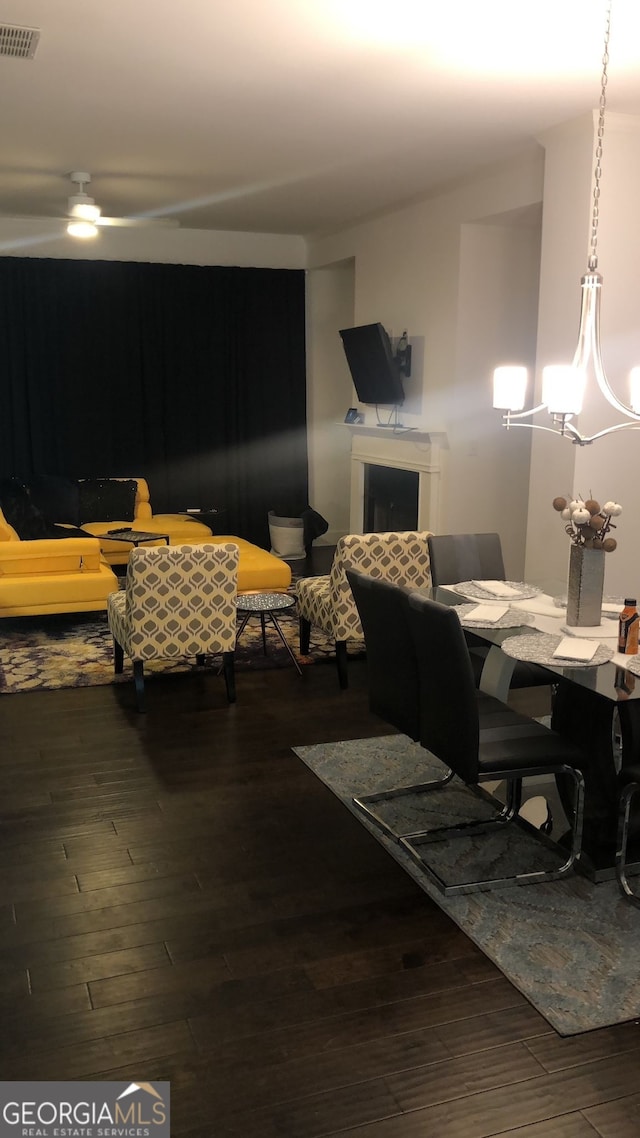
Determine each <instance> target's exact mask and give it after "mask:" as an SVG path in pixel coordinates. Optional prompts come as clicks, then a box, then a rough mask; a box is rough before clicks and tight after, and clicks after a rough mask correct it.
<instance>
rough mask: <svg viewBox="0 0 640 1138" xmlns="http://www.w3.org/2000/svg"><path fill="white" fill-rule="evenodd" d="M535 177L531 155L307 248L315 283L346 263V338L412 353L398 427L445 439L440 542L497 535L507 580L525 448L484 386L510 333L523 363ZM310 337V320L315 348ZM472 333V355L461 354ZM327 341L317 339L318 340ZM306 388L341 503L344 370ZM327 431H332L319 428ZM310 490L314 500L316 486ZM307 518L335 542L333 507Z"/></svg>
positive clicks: (320, 452)
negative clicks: (320, 394)
mask: <svg viewBox="0 0 640 1138" xmlns="http://www.w3.org/2000/svg"><path fill="white" fill-rule="evenodd" d="M542 176H543V166H542V152H541V151H540V150H539V149H536V150H535V151H532V152H528V153H526V154H524V155H521V156H519V157H518V158H517V159H514V160H513V161H512V162H510V163H502V164H500V165H497V166H495V167H492V168H490V169H488V170H484V171H482V172H480V173H479V174H477V175H476V177H475V178H473V179H470V180H467V181H465V182H464V183H462V184H459V185H457V186H456V187H453V188H451V189H450V190H449V191H448V192H446V193H444V192H443V193H441V194H440V195H439V196H436V197H434V198H431V199H429V200H425V201H422V202H418V203H413V204H411V205H408V206H406V207H405V208H403V209H399V210H397V211H395V212H393V213H391V214H388V215H385V216H383V217H378V218H374V219H371V220H369V221H366V222H363V223H361V224H359V225H356V226H353V227H351V228H349V229H347V230H344V231H343V232H341V233H336V234H332V235H326V236H324V237H322V238H317V239H314V240H311V241H310V242H309V271H310V274H311V276H313V274H314V273H315V272H317V271H318V270H320V269H324V268H326V267H327V266H331V265H333V264H336V263H338V262H341V261H346V260H351V259H352V260H353V264H354V273H355V275H354V309H353V322H354V323H355V324H364V323H369V322H372V321H377V320H379V321H381V322H382V323H383V324H384V326H385V328H386V329H387V331H388V332H389V333H390V334H391V335H392V336H393V337H396V336H399V335H400V334H401V332H402V331H403V329H404V328H407V329H408V332H409V338H410V340H411V341H412V342H415V343H416V344H417V347H418V351H417V352H416V353H415V356H416V360H415V366H414V368H413V372H412V376H411V378H410V379H408V380H406V381H405V390H406V393H407V399H406V402H405V405H404V406H403V408H402V421H403V423H405V424H406V425H408V426H415V427H418V428H421V429H422V430H426V431H429V430H433V431H442V432H444V433H445V435H446V439H445V446H444V448H443V450H442V452H441V454H442V461H443V483H442V485H443V496H442V513H441V527H442V530H443V531H445V530H447V529H449V528H451V529H452V528H453V527H455V528H457V529H458V530H473V531H477V530H478V528H479V522H481V523H482V524H481V528H483V529H485V528H486V529H490V530H493V529H496V530H498V531H499V532H501V533H502V534H503V535H504V536H505V539H506V540H507V544H508V546H509V553H508V572H510V573H515V572H516V571H517V570H519V569H520V568H521V567H522V565H523V561H524V518H525V517H526V509H527V493H528V481H527V480H528V468H529V445H530V444H529V443H528V442H527V443H523V442H522V441H520V442H519V443H518V442H517V441H516V439H515V438H514V435H512V434H510V435H507V432H505V431H504V430H503V429H502V426H501V423H500V416H499V413H496V412H493V411H492V410H491V386H490V379H489V374H490V369H491V367H493V365H494V363H496V362H500V359H497V360H496V359H495V358H494V357H495V355H496V354H497V352H498V348H499V347H500V343H499V341H500V335H501V332H502V331H504V329H505V327H509V328H510V329H511V332H510V336H511V344H510V346H511V347H512V349H513V350H514V351H515V350H516V348H517V349H518V350H519V352H520V354H521V355H524V357H525V359H526V358H529V357H530V356H531V353H532V344H533V338H534V328H535V310H536V295H537V274H538V259H537V241H538V232H539V230H538V225H537V218H536V219H535V220H534V221H533V222H532V217H531V213H530V211H531V210H532V209H535V207H536V206H537V205H538V204H539V202H540V201H541V197H542ZM487 222H491V224H487ZM485 229H486V232H485ZM527 313H528V316H527V315H526V314H527ZM315 323H316V320H315V316H314V312H313V311H312V310H310V312H309V325H310V328H311V334H312V336H313V334H314V332H313V330H314V326H315ZM338 327H340V325H339V324H336V326H335V329H334V332H333V334H334V335H335V338H336V339H338V337H337V330H338ZM478 329H479V330H480V339H479V343H478V348H477V354H476V350H475V348H474V350H473V351H470V350H469V344H470V343H471V342H472V341H471V339H470V334H471V332H472V331H476V330H478ZM330 334H331V329H330V328H328V327H326V326H325V329H324V331H323V335H325V336H328V335H330ZM336 369H340V372H341V382H340V383H336ZM313 382H314V386H316V385H318V384H319V385H323V386H324V387H325V388H326V391H327V393H328V394H327V404H326V406H325V408H324V412H325V425H324V426H323V428H322V430H323V444H322V447H321V448H320V447H315V446H314V445H313V441H312V440H313V436H314V434H315V432H316V431H317V430H318V424H317V423H315V422H314V423H313V424H310V444H311V453H312V454H313V455H314V459H313V461H315V459H316V458H318V460H319V461H325V459H324V454H326V452H327V447H328V448H329V451H330V452H331V453H332V454H333V456H334V469H333V471H332V480H333V483H334V485H335V484H336V483H337V482H338V481H339V480H342V481H343V484H344V487H345V491H344V493H345V498H347V496H348V486H349V464H348V458H347V456H346V455H345V453H344V444H343V441H342V435H341V434H340V431H341V428H340V427H339V426H338V425H337V424H338V423H339V422H340V421H341V420H342V419H343V418H344V411H345V403H346V399H345V397H344V393H345V392H346V391H347V390H351V387H350V377H349V372H348V369H347V365H346V361H345V360H344V357H343V356H342V357H340V356H338V357H336V356H335V354H334V355H333V356H332V357H331V358H330V359H329V357H327V359H326V360H324V361H323V360H322V359H320V358H317V359H316V360H315V370H314V380H313ZM365 414H366V421H367V423H375V421H376V418H375V410H374V409H372V408H366V409H365ZM331 418H333V419H334V421H335V423H336V426H335V427H334V428H333V431H331V429H330V428H329V427H328V425H327V424H328V423H329V421H330V420H331ZM332 434H333V440H334V442H333V447H331V445H330V440H331V435H332ZM474 450H475V453H473V452H474ZM338 466H339V469H338ZM312 477H313V478H315V479H316V481H315V484H316V485H317V486H318V487H320V486H321V485H322V480H321V478H320V472H312ZM314 505H315V508H316V509H318V510H320V512H321V513H323V514H324V515H325V517H327V518H328V520H330V524H331V526H332V528H336V519H335V518H331V519H330V518H329V510H330V508H331V502H330V501H329V500H328V499H327V501H324V500H323V499H322V497H317V498H316V501H315V502H314ZM342 517H343V514H342V512H340V518H341V519H342ZM513 518H515V519H516V521H515V523H513V521H512V519H513ZM514 526H515V528H514ZM509 533H511V534H512V535H513V538H512V539H510V538H509Z"/></svg>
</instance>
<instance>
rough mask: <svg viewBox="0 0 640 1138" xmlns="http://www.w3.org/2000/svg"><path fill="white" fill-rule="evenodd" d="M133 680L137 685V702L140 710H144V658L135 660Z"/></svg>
mask: <svg viewBox="0 0 640 1138" xmlns="http://www.w3.org/2000/svg"><path fill="white" fill-rule="evenodd" d="M133 682H134V684H135V685H136V704H137V707H138V711H144V710H145V706H144V664H143V662H142V660H134V661H133Z"/></svg>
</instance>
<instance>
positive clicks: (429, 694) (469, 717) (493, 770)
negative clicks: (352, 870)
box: [348, 571, 584, 895]
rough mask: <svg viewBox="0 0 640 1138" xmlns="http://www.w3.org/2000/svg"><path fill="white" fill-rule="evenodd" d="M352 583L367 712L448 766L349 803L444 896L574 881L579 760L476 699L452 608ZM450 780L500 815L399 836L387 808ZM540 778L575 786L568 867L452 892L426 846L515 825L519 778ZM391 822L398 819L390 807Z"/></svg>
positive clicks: (514, 716)
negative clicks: (501, 789) (500, 787)
mask: <svg viewBox="0 0 640 1138" xmlns="http://www.w3.org/2000/svg"><path fill="white" fill-rule="evenodd" d="M348 576H349V582H350V585H351V589H352V591H353V596H354V599H355V602H356V605H357V606H358V611H359V614H360V619H361V623H362V626H363V631H364V636H365V642H366V647H367V669H368V682H369V705H370V708H371V710H372V711H374V712H375V713H376V714H378V715H380V716H381V717H382V718H383V719H385V720H386V721H387V722H389V723H391V724H392V725H394V726H397V727H398V729H399V730H403V731H404V732H405V733H406V734H408V735H409V737H410V738H413V739H414V740H416V741H419V742H420V744H421V746H423V747H424V748H425V749H426V750H428V751H429V752H431V754H432V755H434V756H435V757H436V758H438V759H440V760H441V761H442V763H443V764H444V771H443V774H442V776H441V777H440V778H439V779H432V780H430V781H428V782H422V783H414V784H411V785H410V786H397V787H392V788H389V789H385V790H383V791H378V792H377V793H373V794H366V795H365V794H363V795H359V796H357V797H354V799H353V804H354V806H355V807H356V808H357V809H358V810H359V811H361V812H362V813H363V814H364V815H365V816H366V817H367V818H368V819H369V820H370V821H372V822H374V823H375V824H376V826H378V827H380V828H381V829H382V830H383V831H384V832H385V833H386V834H387V835H388V836H390V837H393V838H395V839H396V840H398V841H399V842H401V844H402V845H403V846H404V847H405V848H406V849H407V851H408V852H409V853H410V854H411V856H412V857H413V858H414V860H416V861H418V862H419V863H420V864H421V865H422V866H423V868H424V869H425V871H426V872H427V873H428V875H429V877H430V879H431V880H433V881H434V883H435V884H436V885H437V886H438V888H439V889H440V890H441V891H442V892H443V893H445V894H447V895H449V894H452V893H459V892H471V891H473V890H475V889H485V888H489V887H492V886H506V885H511V884H525V883H529V882H538V881H544V880H552V879H555V878H556V877H559V876H562V875H564V874H565V873H568V872H569V870H570V869H571V868H572V867H573V865H574V863H575V861H576V859H577V858H578V856H579V853H580V847H581V834H582V802H583V794H584V783H583V779H582V775H581V773H580V771H579V769H578V768H577V766H574V764H577V763H578V762H579V759H580V752H579V751H578V750H577V749H576V748H574V747H572V746H570V745H569V744H567V743H564V741H563V740H561V739H560V737H559V736H558V735H556V734H555V733H554V732H552V731H550V730H549V729H548V728H546V727H544V726H543V725H541V724H539V723H537V722H536V721H535V720H532V719H530V718H528V717H527V716H524V715H521V714H519V713H517V712H515V711H513V710H512V709H511V708H510V707H508V706H507V705H506V704H505V703H503V702H501V701H500V700H497V699H494V698H493V697H492V696H487V695H484V694H483V693H481V692H478V690H477V689H476V687H475V684H474V679H473V671H472V668H471V663H470V659H469V652H468V649H467V645H466V642H465V639H464V634H463V631H462V626H461V625H460V622H459V620H458V617H457V615H456V612H455V609H454V608H448V607H447V606H445V605H440V604H436V603H435V602H433V601H430V600H429V599H428V598H427V597H426V596H425V595H423V594H420V593H415V592H412V591H411V590H409V589H407V588H404V587H402V586H397V585H392V584H390V583H389V582H385V581H380V580H374V579H373V578H371V577H369V576H367V575H366V574H363V573H358V572H355V571H349V573H348ZM423 606H427V607H426V609H424V608H423ZM425 612H426V613H427V615H426V616H425ZM434 613H435V629H434V628H430V629H427V628H425V627H424V623H425V621H427V622H429V621H431V620H432V619H433V614H434ZM442 621H444V623H442ZM416 704H417V706H416ZM454 774H455V775H458V776H459V778H461V779H462V780H463V782H464V783H465V784H466V785H467V786H468V787H470V788H471V789H472V790H474V791H476V793H477V795H478V796H480V797H482V798H483V799H484V800H485V801H486V802H488V803H490V804H491V805H492V806H495V810H494V811H493V812H492V814H491V816H490V818H488V819H487V817H485V818H483V819H482V820H480V821H479V820H477V819H474V820H472V821H468V822H463V823H461V824H457V825H454V826H445V827H443V828H440V829H438V830H436V831H429V830H427V829H426V828H425V829H424V830H422V829H419V830H416V827H415V826H414V827H413V828H412V829H411V830H410V831H408V830H407V829H406V828H405V829H398V828H397V824H396V823H394V822H393V821H389V818H388V817H385V805H388V804H389V803H390V802H391V803H393V800H394V799H399V798H402V797H406V796H412V798H414V799H416V798H417V799H418V801H419V796H421V795H423V794H424V795H425V796H426V797H427V798H428V797H429V795H430V794H432V793H434V792H438V793H440V792H441V791H442V793H443V794H446V793H447V791H446V790H445V789H444V788H445V787H447V785H448V784H449V783H450V782H451V781H452V779H453V776H454ZM539 774H545V775H547V774H549V775H552V774H563V775H567V774H568V775H569V776H570V777H571V778H572V779H573V782H574V785H575V800H574V813H573V827H572V842H571V848H570V850H569V853H568V856H567V857H566V859H565V862H564V863H563V864H562V865H560V866H559V867H558V868H554V869H553V870H548V869H543V870H538V869H533V870H531V871H528V872H523V873H517V874H515V875H513V876H510V877H497V878H491V879H485V880H474V881H465V882H463V883H455V884H453V885H448V884H447V883H446V881H444V880H443V879H442V878H441V877H440V876H439V875H438V874H437V873H435V872H433V871H432V870H431V868H430V867H429V866H428V864H427V863H426V862H425V861H424V859H423V856H422V853H421V847H422V845H423V844H426V843H427V842H430V841H431V840H433V839H434V838H435V839H436V840H444V839H446V838H454V837H455V836H457V835H460V834H469V833H471V832H483V831H485V830H488V829H496V828H499V827H501V826H504V825H506V824H508V823H509V822H511V821H513V820H514V819H515V817H516V815H517V814H518V809H519V807H520V802H521V788H522V779H523V778H526V777H528V776H533V775H539ZM489 781H491V782H496V781H498V782H503V781H504V782H505V783H506V791H507V793H506V802H505V803H504V804H503V803H500V802H498V801H497V800H496V799H495V798H493V797H491V796H489V795H487V794H486V791H485V790H481V789H480V784H481V783H483V782H489ZM424 801H425V803H426V798H425V800H424ZM417 808H418V809H419V806H418V807H417ZM386 814H387V815H389V814H391V816H392V817H393V811H389V809H388V808H387V810H386ZM545 840H546V839H545ZM565 854H566V851H565V850H563V856H564V855H565Z"/></svg>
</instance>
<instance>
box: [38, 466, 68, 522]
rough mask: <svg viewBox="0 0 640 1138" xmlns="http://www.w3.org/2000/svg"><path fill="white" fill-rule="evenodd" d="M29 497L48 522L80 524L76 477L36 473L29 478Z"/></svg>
mask: <svg viewBox="0 0 640 1138" xmlns="http://www.w3.org/2000/svg"><path fill="white" fill-rule="evenodd" d="M30 489H31V497H32V499H33V501H34V502H35V504H36V506H37V507H38V509H39V510H41V511H42V513H43V514H44V516H45V518H46V519H47V521H48V522H53V523H54V524H58V523H60V522H64V523H66V524H67V525H70V526H78V525H80V490H79V487H78V482H77V479H75V478H65V477H64V475H61V474H38V475H35V477H33V478H32V479H31V480H30Z"/></svg>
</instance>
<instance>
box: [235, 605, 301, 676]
mask: <svg viewBox="0 0 640 1138" xmlns="http://www.w3.org/2000/svg"><path fill="white" fill-rule="evenodd" d="M295 603H296V598H295V597H292V596H289V594H288V593H242V594H241V595H240V596H239V597H238V599H237V601H236V608H237V610H238V613H241V614H242V618H241V620H240V627H239V628H238V632H237V635H236V644H237V643H238V641H239V639H240V637H241V636H242V633H243V632H244V629H245V626H246V623H247V621H248V620H249V619H250V617H252V616H255V615H256V614H257V615H258V616H259V617H260V627H261V629H262V648H263V651H264V654H265V656H266V655H267V630H266V623H265V622H266V620H270V621H271V623H272V625H273V627H274V628H275V630H276V632H277V633H278V636H279V637H280V639H281V641H282V643H283V644H284V646H285V648H286V650H287V652H288V653H289V655H290V657H291V659H292V660H293V662H294V664H295V666H296V668H297V670H298V674H299V675H302V668H301V667H300V665H299V663H298V661H297V660H296V658H295V656H294V654H293V652H292V651H291V648H290V646H289V643H288V641H287V639H286V637H285V635H284V632H283V631H282V629H281V627H280V625H279V623H278V618H277V616H276V613H278V612H285V611H286V610H287V609H291V608H293V606H294V605H295Z"/></svg>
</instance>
